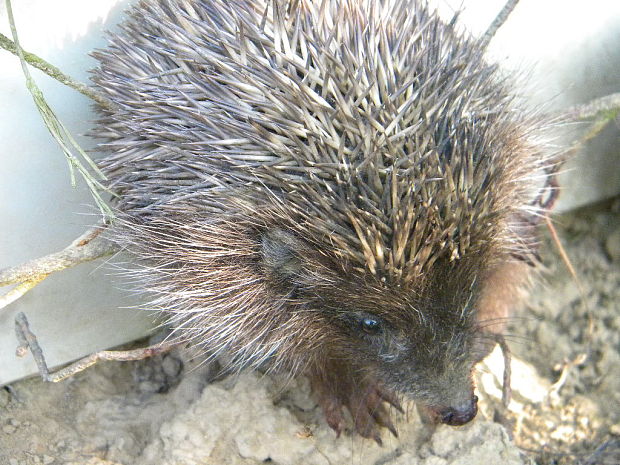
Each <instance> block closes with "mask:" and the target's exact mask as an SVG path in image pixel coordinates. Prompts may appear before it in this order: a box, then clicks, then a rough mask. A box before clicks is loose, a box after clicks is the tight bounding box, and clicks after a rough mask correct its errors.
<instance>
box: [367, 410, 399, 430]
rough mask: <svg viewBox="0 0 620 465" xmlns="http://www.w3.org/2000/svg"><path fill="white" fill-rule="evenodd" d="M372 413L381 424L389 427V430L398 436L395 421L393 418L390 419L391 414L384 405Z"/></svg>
mask: <svg viewBox="0 0 620 465" xmlns="http://www.w3.org/2000/svg"><path fill="white" fill-rule="evenodd" d="M371 415H372V417H373V418H374V419H375V422H376V423H377V424H378V425H379V426H382V427H383V428H387V430H388V431H389V432H390V433H392V435H393V436H394V437H395V438H397V437H398V432H397V431H396V427H395V426H394V423H392V420H391V419H390V414H389V413H388V412H386V411H385V409H384V408H383V406H379V407H378V408H377V409H376V410H375V411H374V412H372V413H371Z"/></svg>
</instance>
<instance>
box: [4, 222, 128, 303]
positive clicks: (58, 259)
mask: <svg viewBox="0 0 620 465" xmlns="http://www.w3.org/2000/svg"><path fill="white" fill-rule="evenodd" d="M104 228H105V226H104V225H101V226H96V227H94V228H92V229H89V230H88V231H86V232H85V233H84V234H82V235H81V236H80V237H78V238H77V239H76V240H75V241H73V242H72V243H71V244H70V245H69V246H68V247H66V248H65V249H63V250H61V251H60V252H56V253H52V254H50V255H46V256H45V257H41V258H37V259H34V260H31V261H29V262H27V263H23V264H22V265H18V266H15V267H12V268H6V269H3V270H0V286H9V285H11V284H16V286H15V287H14V288H13V289H11V290H10V291H9V292H7V293H6V294H4V295H2V296H0V309H2V308H4V307H6V306H7V305H9V304H10V303H12V302H14V301H15V300H17V299H19V298H20V297H21V296H22V295H24V294H25V293H26V292H28V291H29V290H30V289H32V288H33V287H35V286H36V285H37V284H38V283H39V282H41V281H43V280H44V279H45V278H47V276H48V275H49V274H51V273H53V272H55V271H60V270H64V269H67V268H71V267H73V266H75V265H78V264H80V263H84V262H88V261H91V260H96V259H97V258H101V257H105V256H107V255H112V254H113V253H114V252H116V251H117V250H118V249H117V248H116V247H115V246H114V245H113V244H112V243H111V242H109V241H108V240H106V239H104V238H103V237H101V235H100V234H101V232H102V231H103V229H104Z"/></svg>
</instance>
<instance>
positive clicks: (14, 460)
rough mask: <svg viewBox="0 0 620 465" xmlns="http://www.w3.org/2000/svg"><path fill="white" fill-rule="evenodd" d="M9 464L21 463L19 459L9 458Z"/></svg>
mask: <svg viewBox="0 0 620 465" xmlns="http://www.w3.org/2000/svg"><path fill="white" fill-rule="evenodd" d="M9 465H19V462H18V461H17V459H9Z"/></svg>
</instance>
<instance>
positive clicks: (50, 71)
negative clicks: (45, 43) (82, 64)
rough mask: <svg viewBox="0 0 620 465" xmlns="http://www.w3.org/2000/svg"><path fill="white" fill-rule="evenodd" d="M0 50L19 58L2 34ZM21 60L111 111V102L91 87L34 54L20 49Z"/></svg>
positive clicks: (12, 45)
mask: <svg viewBox="0 0 620 465" xmlns="http://www.w3.org/2000/svg"><path fill="white" fill-rule="evenodd" d="M0 48H3V49H4V50H6V51H7V52H11V53H12V54H13V55H15V56H17V57H19V56H20V55H19V51H18V48H17V46H16V45H15V42H13V41H12V40H11V39H9V38H8V37H7V36H5V35H4V34H2V33H0ZM22 54H23V58H24V60H25V61H26V63H28V64H29V65H31V66H33V67H34V68H37V69H38V70H41V71H43V72H44V73H45V74H47V75H48V76H49V77H51V78H53V79H56V80H57V81H58V82H60V83H61V84H64V85H66V86H68V87H71V88H72V89H74V90H77V91H78V92H79V93H80V94H82V95H85V96H86V97H88V98H89V99H91V100H94V101H95V102H97V103H98V104H99V105H101V106H102V107H103V108H106V109H112V107H113V104H112V102H111V101H110V100H109V99H107V98H106V97H104V96H103V95H102V94H100V93H99V92H97V91H96V90H95V89H93V88H92V87H89V86H87V85H86V84H83V83H81V82H79V81H76V80H75V79H73V78H72V77H71V76H68V75H67V74H65V73H63V72H62V71H61V70H60V69H59V68H58V67H56V66H54V65H53V64H51V63H49V62H47V61H45V60H44V59H43V58H41V57H39V56H37V55H35V54H34V53H30V52H27V51H26V50H23V49H22Z"/></svg>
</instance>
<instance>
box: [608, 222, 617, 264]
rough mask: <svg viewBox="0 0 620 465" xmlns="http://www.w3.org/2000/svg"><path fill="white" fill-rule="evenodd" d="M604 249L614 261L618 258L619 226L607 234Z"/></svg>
mask: <svg viewBox="0 0 620 465" xmlns="http://www.w3.org/2000/svg"><path fill="white" fill-rule="evenodd" d="M605 251H606V252H607V254H608V255H609V258H611V259H612V260H613V261H614V262H615V261H618V260H620V228H618V229H616V230H615V231H614V232H612V233H611V234H610V235H609V236H607V240H606V241H605Z"/></svg>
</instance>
